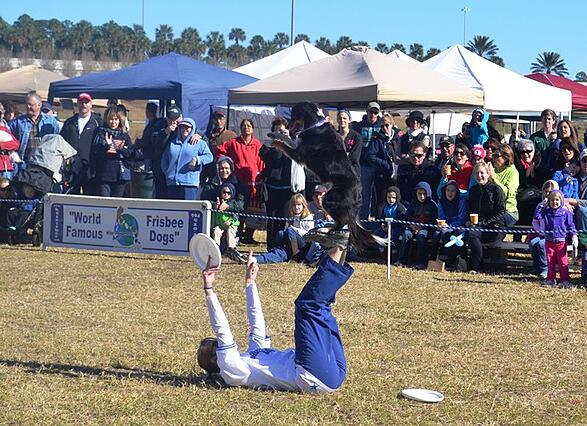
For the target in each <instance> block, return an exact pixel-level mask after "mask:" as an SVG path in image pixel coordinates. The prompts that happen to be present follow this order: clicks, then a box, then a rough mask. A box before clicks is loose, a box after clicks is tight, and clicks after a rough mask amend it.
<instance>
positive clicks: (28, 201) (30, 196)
mask: <svg viewBox="0 0 587 426" xmlns="http://www.w3.org/2000/svg"><path fill="white" fill-rule="evenodd" d="M17 195H18V196H19V197H22V198H23V200H24V201H21V202H19V203H17V205H16V206H14V207H11V208H10V209H9V210H8V212H7V214H6V225H7V229H8V230H9V231H11V232H18V233H19V234H24V232H25V231H26V229H23V227H24V225H26V222H27V220H28V219H29V216H30V215H31V213H32V212H33V210H34V209H35V207H36V206H37V204H39V199H40V198H41V193H40V192H39V191H37V190H36V189H35V188H33V187H32V186H31V185H29V184H27V183H23V184H21V189H20V191H19V193H18V194H17Z"/></svg>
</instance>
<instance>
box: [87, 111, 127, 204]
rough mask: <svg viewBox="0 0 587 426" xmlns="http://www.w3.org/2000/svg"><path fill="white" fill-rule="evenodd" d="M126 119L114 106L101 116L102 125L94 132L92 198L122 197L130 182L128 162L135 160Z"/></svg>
mask: <svg viewBox="0 0 587 426" xmlns="http://www.w3.org/2000/svg"><path fill="white" fill-rule="evenodd" d="M125 119H126V117H125V116H124V114H123V113H122V112H120V111H117V109H116V107H112V108H108V109H107V110H106V112H105V114H104V126H103V127H100V128H99V129H97V131H96V137H95V138H94V142H93V145H92V154H91V157H90V158H91V160H90V161H91V165H92V168H93V169H94V171H95V174H96V195H99V196H101V197H122V196H123V195H124V189H125V187H126V184H127V183H128V181H129V180H130V169H129V163H128V162H129V161H132V160H135V159H136V158H137V153H136V151H135V149H134V148H133V146H132V144H131V141H130V137H129V136H128V133H127V132H126V130H125V128H124V122H125Z"/></svg>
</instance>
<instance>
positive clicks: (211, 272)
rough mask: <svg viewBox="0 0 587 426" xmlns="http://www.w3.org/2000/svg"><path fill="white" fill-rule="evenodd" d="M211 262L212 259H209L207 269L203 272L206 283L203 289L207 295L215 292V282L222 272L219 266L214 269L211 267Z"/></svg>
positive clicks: (203, 279)
mask: <svg viewBox="0 0 587 426" xmlns="http://www.w3.org/2000/svg"><path fill="white" fill-rule="evenodd" d="M211 262H212V258H211V257H208V262H207V263H206V269H204V270H203V271H202V281H203V282H204V287H203V288H204V290H205V291H206V294H211V293H213V292H214V280H215V279H216V273H218V272H220V268H219V267H218V266H215V267H213V268H211V267H210V263H211Z"/></svg>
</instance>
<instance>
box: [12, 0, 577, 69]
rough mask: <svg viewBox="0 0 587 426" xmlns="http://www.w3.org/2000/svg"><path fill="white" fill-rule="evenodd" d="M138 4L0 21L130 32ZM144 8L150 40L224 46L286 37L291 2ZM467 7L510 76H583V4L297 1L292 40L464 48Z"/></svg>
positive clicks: (25, 9)
mask: <svg viewBox="0 0 587 426" xmlns="http://www.w3.org/2000/svg"><path fill="white" fill-rule="evenodd" d="M142 4H143V0H116V1H113V0H101V1H79V0H78V1H73V0H61V1H54V2H49V3H47V2H46V1H40V0H28V1H14V0H13V1H4V2H3V4H2V7H1V8H0V16H2V17H3V18H4V19H5V20H6V21H8V22H10V23H12V22H14V20H15V19H17V18H18V17H19V16H20V15H22V14H23V13H27V14H29V15H30V16H32V17H33V18H35V19H49V18H57V19H61V20H64V19H69V20H71V21H74V22H75V21H79V20H81V19H87V20H89V21H90V22H92V23H93V24H102V23H104V22H107V21H109V20H110V19H114V20H115V21H116V22H118V23H119V24H121V25H132V24H135V23H138V24H140V23H141V19H142V13H141V11H142ZM144 4H145V28H146V31H147V34H148V36H149V37H150V38H151V39H152V38H154V36H155V28H156V27H158V26H159V25H160V24H169V25H171V26H172V27H173V29H174V31H175V34H176V36H177V35H179V34H180V33H181V30H183V29H184V28H185V27H188V26H193V27H195V28H197V29H198V31H199V32H200V36H202V37H205V35H206V34H208V33H209V32H210V31H220V32H222V33H224V35H225V37H226V38H228V37H227V36H228V32H229V31H230V29H231V28H233V27H240V28H242V29H244V30H245V33H246V35H247V41H246V42H248V40H249V39H250V38H251V37H252V36H253V35H255V34H260V35H262V36H264V37H265V38H273V35H274V34H275V33H277V32H280V31H281V32H285V33H286V34H288V35H289V33H290V15H291V0H253V1H243V0H220V1H202V0H194V1H187V0H170V1H161V0H144ZM465 5H466V6H468V7H469V9H470V12H469V13H467V22H466V34H467V40H470V39H471V38H473V36H474V35H487V36H489V37H491V38H493V40H494V41H495V43H496V45H497V47H498V48H499V52H498V54H499V55H500V56H501V57H502V58H503V59H504V61H505V64H506V67H507V68H510V69H512V70H513V71H516V72H519V73H523V74H526V73H529V72H530V64H531V63H532V62H534V61H535V59H536V57H537V56H538V54H540V53H541V52H543V51H555V52H558V53H560V54H561V56H562V58H563V59H564V60H565V63H566V65H567V68H568V70H569V76H570V77H574V76H575V74H576V73H577V72H579V71H586V72H587V55H585V53H584V51H585V46H586V45H587V43H586V42H587V31H585V19H586V18H585V17H586V16H587V1H583V0H575V1H558V2H553V1H544V0H535V1H518V0H492V1H489V0H484V1H480V0H467V1H465V0H420V1H417V2H414V3H411V2H409V1H401V2H399V1H393V2H392V1H390V0H379V1H371V2H369V1H350V0H322V1H315V0H296V33H305V34H308V35H309V36H310V38H311V39H312V41H314V40H316V39H317V38H319V37H320V36H325V37H328V38H330V39H331V41H336V39H337V38H338V37H339V36H341V35H347V36H349V37H351V38H352V39H353V40H355V41H359V40H364V41H367V42H369V43H370V44H371V45H372V46H374V45H375V44H376V43H377V42H380V41H381V42H385V43H387V44H388V45H389V44H392V43H396V42H398V43H402V44H404V45H405V46H406V48H407V47H408V46H409V45H410V44H411V43H414V42H416V43H421V44H422V45H424V49H425V50H426V49H428V48H430V47H437V48H439V49H441V50H444V49H445V48H447V47H448V46H451V45H453V44H455V43H462V42H463V12H462V11H461V9H462V8H463V6H465ZM246 42H245V43H246ZM227 43H228V39H227Z"/></svg>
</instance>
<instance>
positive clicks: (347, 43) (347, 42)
mask: <svg viewBox="0 0 587 426" xmlns="http://www.w3.org/2000/svg"><path fill="white" fill-rule="evenodd" d="M352 45H353V39H352V38H350V37H348V36H340V37H339V39H338V40H336V45H335V46H336V51H337V52H340V51H341V50H342V49H348V48H349V47H351V46H352Z"/></svg>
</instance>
